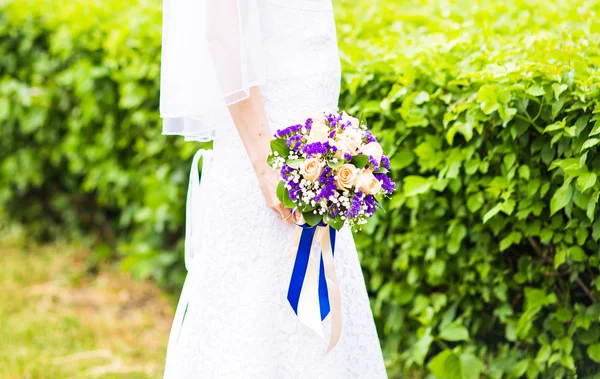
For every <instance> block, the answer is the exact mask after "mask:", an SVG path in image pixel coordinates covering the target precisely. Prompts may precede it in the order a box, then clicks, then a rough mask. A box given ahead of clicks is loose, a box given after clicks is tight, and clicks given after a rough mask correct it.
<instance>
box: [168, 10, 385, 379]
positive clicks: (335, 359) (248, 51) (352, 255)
mask: <svg viewBox="0 0 600 379" xmlns="http://www.w3.org/2000/svg"><path fill="white" fill-rule="evenodd" d="M164 12H165V13H164V25H163V27H164V37H163V55H162V73H161V99H160V100H161V103H160V107H161V116H162V117H163V119H164V120H163V123H164V124H163V133H164V134H177V135H182V136H184V137H185V138H186V139H188V140H199V141H205V140H209V139H212V140H213V141H214V142H213V149H212V150H209V151H204V150H200V151H199V152H198V153H197V154H196V155H195V156H194V159H193V161H192V167H191V171H190V173H191V175H190V181H189V188H188V196H187V207H186V212H187V214H186V239H185V264H186V269H187V271H188V273H187V276H186V279H185V283H184V286H183V289H182V292H181V296H180V298H179V303H178V305H177V311H176V313H175V318H174V320H173V326H172V328H171V334H170V337H169V343H168V349H167V357H166V364H165V373H164V377H165V378H166V379H199V378H201V379H238V378H248V379H321V378H322V379H383V378H387V374H386V371H385V364H384V360H383V355H382V352H381V346H380V344H379V339H378V336H377V329H376V328H375V322H374V320H373V314H372V312H371V308H370V303H369V297H368V294H367V290H366V285H365V281H364V277H363V274H362V270H361V267H360V262H359V258H358V253H357V251H356V245H355V243H354V239H353V236H352V232H351V231H350V230H349V229H348V228H342V230H340V232H339V233H337V238H336V247H335V255H334V260H335V266H336V274H337V278H338V281H339V286H340V296H341V308H342V309H341V320H342V321H341V322H342V332H341V336H340V340H339V342H338V344H337V345H336V346H335V348H333V349H332V350H331V351H330V352H329V353H326V351H327V345H328V342H327V341H328V340H329V335H330V325H331V318H330V317H327V318H325V320H324V334H325V336H324V337H325V338H322V337H321V336H319V335H318V334H317V333H315V331H314V330H312V329H310V328H309V327H307V326H306V325H304V324H303V323H301V322H300V321H299V320H298V317H297V316H296V314H295V313H294V311H293V310H292V308H291V306H290V304H289V302H288V300H287V290H288V286H289V283H290V277H291V273H292V269H293V260H291V259H288V254H289V251H290V248H291V241H292V238H293V234H294V227H293V226H291V225H289V224H286V223H285V222H283V221H282V220H281V218H280V217H279V216H277V215H276V214H275V212H273V211H272V210H271V209H269V207H268V206H267V205H266V203H265V199H264V197H263V195H262V192H261V190H260V186H259V183H258V181H257V179H256V176H255V174H254V171H253V169H252V165H251V163H250V161H249V159H248V155H247V153H246V151H245V149H244V145H243V143H242V141H241V139H240V136H239V133H238V131H237V129H236V127H235V125H234V123H233V121H232V119H231V116H230V115H229V113H228V110H227V105H228V104H232V103H234V102H236V101H240V100H243V99H246V98H247V96H248V94H249V89H250V88H251V87H253V86H259V87H260V93H261V96H262V99H263V104H264V108H265V114H266V116H267V120H268V123H269V127H270V129H271V130H272V131H273V132H274V131H275V130H276V129H279V128H282V127H285V126H289V125H294V124H297V123H298V122H300V121H301V120H302V119H303V118H305V117H306V116H307V115H309V114H314V113H315V112H318V111H328V110H336V109H337V105H338V98H339V94H340V82H341V68H340V59H339V53H338V45H337V36H336V27H335V20H334V14H333V8H332V4H331V1H330V0H164ZM200 160H202V175H201V177H200V178H199V177H198V164H199V162H200ZM315 246H318V242H317V241H315Z"/></svg>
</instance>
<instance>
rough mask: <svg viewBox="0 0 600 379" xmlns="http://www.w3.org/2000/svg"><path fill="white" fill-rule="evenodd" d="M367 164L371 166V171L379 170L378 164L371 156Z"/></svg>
mask: <svg viewBox="0 0 600 379" xmlns="http://www.w3.org/2000/svg"><path fill="white" fill-rule="evenodd" d="M369 163H370V164H371V165H372V166H373V171H376V170H379V163H377V159H375V157H373V156H372V155H369Z"/></svg>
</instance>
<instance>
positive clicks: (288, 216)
mask: <svg viewBox="0 0 600 379" xmlns="http://www.w3.org/2000/svg"><path fill="white" fill-rule="evenodd" d="M275 210H276V211H277V212H278V213H279V216H280V217H281V219H282V220H283V221H285V222H286V223H288V224H294V222H293V221H292V210H291V209H288V208H286V207H285V206H284V205H283V203H279V204H278V205H277V208H276V209H275Z"/></svg>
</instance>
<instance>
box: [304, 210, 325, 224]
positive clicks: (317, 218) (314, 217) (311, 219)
mask: <svg viewBox="0 0 600 379" xmlns="http://www.w3.org/2000/svg"><path fill="white" fill-rule="evenodd" d="M302 216H303V217H304V221H306V223H307V224H308V225H310V226H317V225H318V224H319V222H321V220H322V219H323V217H321V215H320V214H318V213H317V214H315V213H313V212H312V211H311V212H302Z"/></svg>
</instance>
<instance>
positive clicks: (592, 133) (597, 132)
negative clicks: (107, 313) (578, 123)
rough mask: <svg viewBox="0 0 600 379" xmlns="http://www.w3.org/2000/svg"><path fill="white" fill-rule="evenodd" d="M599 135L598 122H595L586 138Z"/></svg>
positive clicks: (599, 123)
mask: <svg viewBox="0 0 600 379" xmlns="http://www.w3.org/2000/svg"><path fill="white" fill-rule="evenodd" d="M599 133H600V120H598V121H596V123H595V124H594V127H593V128H592V131H591V132H590V134H589V136H588V137H591V136H595V135H596V134H599Z"/></svg>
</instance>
